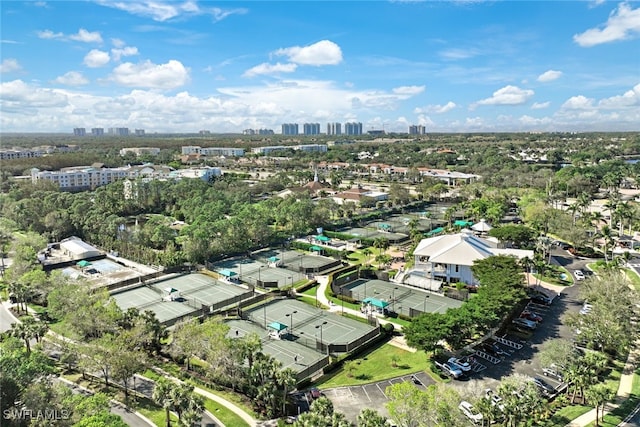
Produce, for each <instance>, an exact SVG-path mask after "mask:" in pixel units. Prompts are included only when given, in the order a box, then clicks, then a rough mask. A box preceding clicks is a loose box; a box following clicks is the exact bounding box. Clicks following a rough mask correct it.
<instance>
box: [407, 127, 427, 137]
mask: <svg viewBox="0 0 640 427" xmlns="http://www.w3.org/2000/svg"><path fill="white" fill-rule="evenodd" d="M426 133H427V128H425V127H424V126H423V125H411V126H409V135H424V134H426Z"/></svg>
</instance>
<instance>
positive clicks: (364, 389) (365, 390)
mask: <svg viewBox="0 0 640 427" xmlns="http://www.w3.org/2000/svg"><path fill="white" fill-rule="evenodd" d="M362 391H364V394H366V395H367V399H369V402H372V400H371V397H370V396H369V393H367V389H366V388H364V386H362Z"/></svg>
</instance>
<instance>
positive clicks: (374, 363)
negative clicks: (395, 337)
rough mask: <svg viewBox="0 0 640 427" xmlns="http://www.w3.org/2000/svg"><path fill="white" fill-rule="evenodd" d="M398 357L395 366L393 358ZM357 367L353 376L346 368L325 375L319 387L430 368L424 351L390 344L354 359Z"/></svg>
mask: <svg viewBox="0 0 640 427" xmlns="http://www.w3.org/2000/svg"><path fill="white" fill-rule="evenodd" d="M394 357H396V358H397V359H396V361H395V362H396V363H395V366H393V365H394V363H393V358H394ZM354 360H355V363H356V368H355V369H354V372H353V373H352V374H351V376H348V375H347V372H346V371H345V370H344V368H339V369H337V370H336V371H335V372H332V373H330V374H327V375H325V376H324V377H322V378H321V379H320V380H319V381H318V382H317V383H316V385H317V387H318V388H331V387H341V386H348V385H358V384H367V383H372V382H376V381H382V380H386V379H389V378H395V377H399V376H402V375H407V374H412V373H415V372H420V371H424V370H426V369H427V368H428V364H427V355H426V354H425V353H424V352H423V351H417V352H415V353H411V352H409V351H406V350H402V349H401V348H398V347H394V346H392V345H390V344H384V345H382V346H380V347H378V348H376V349H374V350H372V351H370V352H367V353H364V354H362V355H361V356H360V357H358V358H357V359H354Z"/></svg>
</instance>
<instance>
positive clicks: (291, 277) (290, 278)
mask: <svg viewBox="0 0 640 427" xmlns="http://www.w3.org/2000/svg"><path fill="white" fill-rule="evenodd" d="M287 279H289V280H291V288H292V289H293V276H289V277H287Z"/></svg>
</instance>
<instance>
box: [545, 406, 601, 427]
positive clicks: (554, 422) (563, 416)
mask: <svg viewBox="0 0 640 427" xmlns="http://www.w3.org/2000/svg"><path fill="white" fill-rule="evenodd" d="M591 409H593V408H591V407H590V406H582V405H571V406H565V407H564V408H561V409H558V411H556V413H555V414H553V415H552V416H551V418H549V419H548V420H547V421H546V422H545V423H544V426H545V427H565V426H566V425H567V424H569V423H570V422H571V421H572V420H575V419H576V418H578V417H579V416H580V415H583V414H586V413H587V412H589V411H590V410H591Z"/></svg>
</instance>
